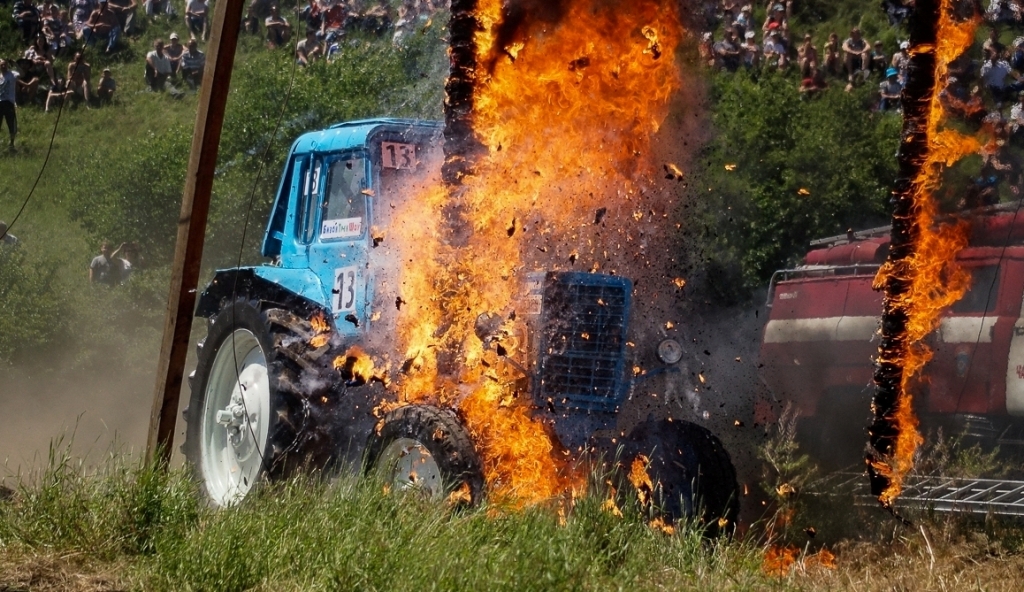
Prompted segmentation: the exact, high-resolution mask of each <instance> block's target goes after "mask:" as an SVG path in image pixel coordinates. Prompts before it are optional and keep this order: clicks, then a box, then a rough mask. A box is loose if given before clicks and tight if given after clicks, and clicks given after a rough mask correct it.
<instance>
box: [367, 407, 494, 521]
mask: <svg viewBox="0 0 1024 592" xmlns="http://www.w3.org/2000/svg"><path fill="white" fill-rule="evenodd" d="M366 459H367V462H366V470H367V472H375V471H380V473H381V475H382V476H383V479H384V481H385V483H386V484H388V485H389V486H390V487H391V488H392V490H396V491H415V492H418V493H420V494H421V495H423V496H424V497H426V498H429V499H434V500H442V499H448V500H452V501H454V502H457V504H459V505H474V504H476V503H478V502H479V501H480V500H482V499H483V495H484V476H483V469H482V465H481V463H480V457H479V456H477V453H476V448H475V447H474V446H473V441H472V440H471V439H470V437H469V432H467V431H466V428H465V427H463V426H462V423H461V422H460V421H459V419H458V417H456V415H455V413H453V412H452V411H449V410H447V409H439V408H437V407H432V406H429V405H406V406H404V407H399V408H398V409H395V410H393V411H391V412H389V413H388V414H387V415H385V416H384V418H383V419H382V420H381V421H380V423H379V424H378V425H377V427H376V428H375V429H374V430H373V432H372V433H371V434H370V440H369V442H368V443H367V448H366Z"/></svg>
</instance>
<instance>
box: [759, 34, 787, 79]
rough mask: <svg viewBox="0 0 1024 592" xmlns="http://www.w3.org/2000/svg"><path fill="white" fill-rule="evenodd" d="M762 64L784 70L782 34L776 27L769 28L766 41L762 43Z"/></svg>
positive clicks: (784, 49) (784, 56) (784, 47)
mask: <svg viewBox="0 0 1024 592" xmlns="http://www.w3.org/2000/svg"><path fill="white" fill-rule="evenodd" d="M772 24H773V25H774V24H775V23H772ZM764 63H765V65H767V66H769V67H776V68H778V69H779V70H784V69H785V68H786V46H785V45H784V44H783V43H782V33H780V32H779V30H778V27H773V28H771V30H770V32H769V33H768V39H767V40H766V41H765V42H764Z"/></svg>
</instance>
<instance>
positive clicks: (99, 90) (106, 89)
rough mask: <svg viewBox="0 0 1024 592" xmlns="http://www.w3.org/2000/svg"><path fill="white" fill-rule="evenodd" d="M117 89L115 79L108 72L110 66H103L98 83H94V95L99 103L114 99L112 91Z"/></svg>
mask: <svg viewBox="0 0 1024 592" xmlns="http://www.w3.org/2000/svg"><path fill="white" fill-rule="evenodd" d="M116 90H117V81H116V80H114V77H113V76H112V75H111V73H110V68H103V74H101V75H100V83H99V84H98V85H96V96H97V97H99V99H100V102H101V103H110V102H111V101H113V100H114V91H116Z"/></svg>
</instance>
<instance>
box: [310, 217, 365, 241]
mask: <svg viewBox="0 0 1024 592" xmlns="http://www.w3.org/2000/svg"><path fill="white" fill-rule="evenodd" d="M361 234H363V219H362V218H341V219H338V220H324V221H323V224H321V225H320V238H350V237H353V236H360V235H361Z"/></svg>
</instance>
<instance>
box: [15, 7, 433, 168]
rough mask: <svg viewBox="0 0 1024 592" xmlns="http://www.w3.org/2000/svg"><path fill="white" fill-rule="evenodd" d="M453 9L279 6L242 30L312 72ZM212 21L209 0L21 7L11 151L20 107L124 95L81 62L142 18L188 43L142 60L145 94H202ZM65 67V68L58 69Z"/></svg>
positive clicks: (253, 10)
mask: <svg viewBox="0 0 1024 592" xmlns="http://www.w3.org/2000/svg"><path fill="white" fill-rule="evenodd" d="M37 2H38V3H37ZM140 2H141V10H140ZM176 3H179V4H180V7H179V8H182V9H183V13H179V12H178V8H176V7H175V4H176ZM447 4H448V0H400V1H396V0H306V1H305V2H303V0H299V5H298V6H297V7H296V8H294V9H288V10H283V9H282V8H281V7H280V6H278V4H277V0H251V1H250V3H249V5H248V8H247V9H246V11H245V14H244V17H243V20H242V23H241V24H240V27H241V29H242V30H243V31H245V32H248V33H251V34H253V35H259V36H261V37H263V38H264V39H265V40H266V45H267V47H268V48H270V49H279V48H280V49H284V50H286V51H290V52H293V54H294V58H295V60H296V63H297V64H299V65H301V66H305V65H308V64H309V63H311V62H313V61H316V60H318V59H326V60H330V59H332V58H333V57H335V56H337V55H339V53H340V50H341V46H342V43H343V41H344V39H345V38H346V37H347V36H349V35H351V34H352V33H356V32H361V33H363V34H372V35H377V36H388V37H389V38H390V39H391V40H392V42H393V43H395V44H402V43H404V42H405V40H407V39H408V37H409V35H410V33H412V32H414V31H416V30H417V29H419V28H425V27H426V26H427V24H428V23H429V22H430V21H431V19H432V18H433V17H434V16H435V13H436V12H437V11H438V10H441V9H443V8H446V7H447ZM209 12H210V5H209V0H14V2H13V4H12V9H11V18H12V19H13V21H14V30H15V31H16V34H17V35H18V36H19V37H20V42H21V43H23V44H24V45H23V46H24V47H25V49H24V50H23V51H22V52H21V54H20V57H17V58H15V59H13V60H6V61H4V62H3V68H4V70H3V72H2V76H0V123H2V122H6V124H7V126H8V128H9V130H10V136H11V146H12V148H13V145H14V137H15V135H16V133H17V113H16V108H15V105H26V104H32V103H37V104H40V105H41V106H42V107H43V108H44V109H45V110H46V111H50V110H51V109H54V108H58V107H60V106H62V104H64V103H70V104H85V105H86V106H87V107H89V106H95V105H102V104H105V103H109V102H111V100H112V99H113V97H114V95H115V92H116V90H117V88H118V85H117V82H116V81H115V80H114V78H113V73H112V72H111V71H110V69H109V68H104V70H103V71H102V73H101V75H100V76H99V78H98V79H94V77H93V72H92V67H91V65H90V64H89V63H88V62H87V61H86V60H85V58H84V55H85V54H86V53H89V54H91V53H105V54H113V53H116V52H118V51H119V50H120V49H121V48H123V47H124V45H125V44H126V43H130V42H133V40H135V39H137V36H138V34H139V33H140V25H141V23H140V19H149V20H153V19H164V20H166V22H167V23H173V22H175V21H178V19H179V18H180V19H181V21H180V22H181V24H182V25H183V27H184V32H185V34H186V35H187V41H185V42H184V43H182V40H181V38H179V36H178V34H177V33H171V34H170V36H169V37H168V40H167V43H166V44H165V43H164V41H163V39H157V40H156V41H155V42H154V43H153V47H152V49H151V50H150V51H148V52H147V53H146V54H145V55H146V58H145V68H144V77H145V82H146V88H147V89H148V90H151V91H163V90H167V89H171V90H172V91H174V90H176V88H177V85H178V84H179V83H180V84H183V85H187V86H188V87H189V88H191V89H196V88H197V87H198V86H199V85H200V84H201V81H202V78H203V73H204V70H205V65H206V56H205V54H204V53H203V51H201V49H200V43H204V42H206V41H207V40H208V37H209V26H210V22H209V21H210V15H209ZM285 13H287V16H286V14H285ZM179 14H181V16H180V17H179ZM293 23H294V25H293ZM63 60H66V61H67V67H66V69H65V68H62V67H58V61H63ZM11 97H13V98H11ZM7 98H11V100H9V101H8V100H7Z"/></svg>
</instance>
